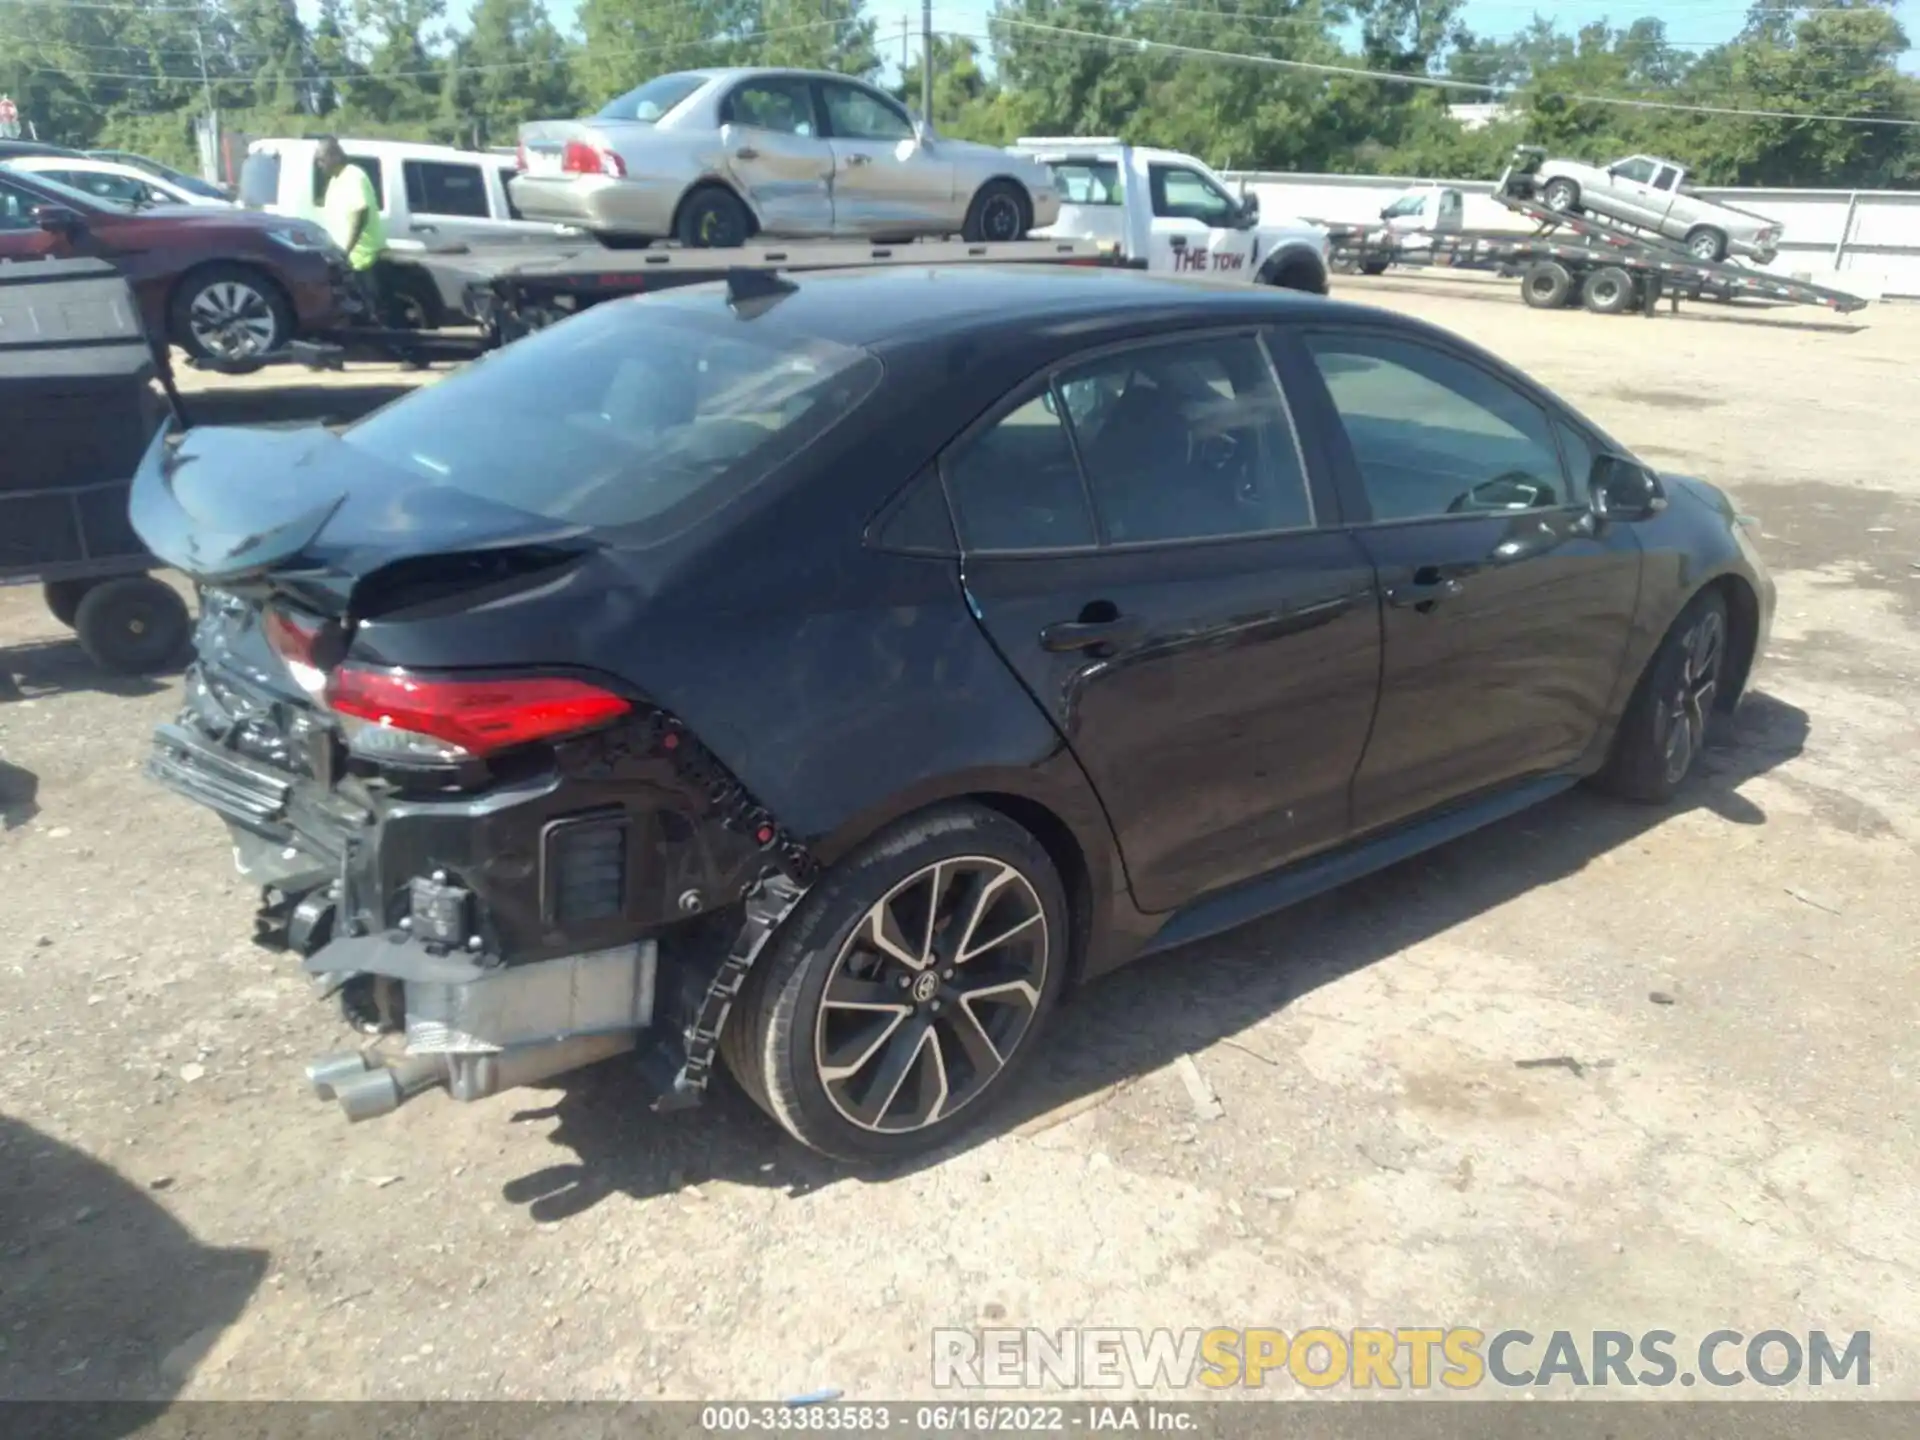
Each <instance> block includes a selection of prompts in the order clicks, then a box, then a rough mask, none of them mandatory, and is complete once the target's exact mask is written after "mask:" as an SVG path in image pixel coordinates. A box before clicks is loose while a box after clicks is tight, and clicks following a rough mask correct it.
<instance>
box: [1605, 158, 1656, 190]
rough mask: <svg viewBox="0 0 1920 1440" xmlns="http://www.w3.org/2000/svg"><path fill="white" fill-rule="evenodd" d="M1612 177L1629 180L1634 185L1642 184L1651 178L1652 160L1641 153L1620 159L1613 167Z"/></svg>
mask: <svg viewBox="0 0 1920 1440" xmlns="http://www.w3.org/2000/svg"><path fill="white" fill-rule="evenodd" d="M1613 174H1614V178H1615V179H1618V180H1631V181H1633V182H1634V183H1635V184H1636V185H1644V184H1646V183H1647V182H1648V181H1649V180H1651V179H1653V162H1652V161H1651V160H1649V159H1647V158H1646V157H1645V156H1643V155H1635V156H1634V157H1633V158H1632V159H1630V160H1622V161H1621V162H1620V163H1619V164H1618V165H1615V166H1614V167H1613Z"/></svg>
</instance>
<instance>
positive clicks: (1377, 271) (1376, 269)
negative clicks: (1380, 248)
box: [1360, 260, 1387, 275]
mask: <svg viewBox="0 0 1920 1440" xmlns="http://www.w3.org/2000/svg"><path fill="white" fill-rule="evenodd" d="M1360 273H1361V274H1362V275H1384V274H1386V273H1387V262H1386V261H1385V260H1362V261H1361V262H1360Z"/></svg>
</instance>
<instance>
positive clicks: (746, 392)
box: [342, 294, 881, 530]
mask: <svg viewBox="0 0 1920 1440" xmlns="http://www.w3.org/2000/svg"><path fill="white" fill-rule="evenodd" d="M880 373H881V370H880V362H879V361H878V360H876V359H875V358H874V357H873V356H871V355H870V354H868V353H867V352H866V351H864V350H859V349H854V348H852V347H849V346H844V345H838V344H833V343H831V342H827V341H821V340H814V339H810V338H804V337H796V336H792V335H786V334H782V333H780V332H778V331H769V330H766V329H762V328H759V327H758V326H756V325H755V324H754V323H752V322H750V321H743V320H740V319H738V318H736V317H735V316H734V315H733V314H732V312H730V311H729V310H728V309H727V308H726V305H725V302H724V300H723V299H722V297H720V296H716V295H707V294H701V295H687V296H680V295H660V296H653V297H650V298H648V299H646V300H644V301H642V300H637V299H635V300H623V301H609V302H607V303H605V304H601V305H597V306H595V307H594V308H593V309H591V310H588V311H586V312H585V313H584V314H581V315H578V316H576V317H574V318H573V319H571V320H568V321H566V322H565V323H564V324H561V325H555V326H553V327H551V328H549V329H546V330H543V331H541V332H539V333H538V334H535V335H531V336H528V337H527V338H526V339H524V340H517V341H515V342H514V343H513V344H512V345H510V346H508V347H507V348H506V349H504V350H501V351H498V352H496V353H495V354H493V355H490V356H488V357H487V358H486V359H485V360H482V361H480V362H478V363H476V364H473V365H469V366H467V367H466V368H464V369H463V370H460V371H458V372H456V373H455V374H453V375H451V376H449V377H448V378H447V379H445V380H443V381H441V382H440V383H439V384H438V385H433V386H429V387H426V388H424V389H421V390H417V391H415V392H414V393H413V394H412V395H411V396H409V397H407V398H406V399H403V400H401V401H398V402H397V403H395V404H393V405H390V406H388V407H387V408H385V409H383V410H380V411H377V412H376V413H374V414H373V415H370V416H368V417H367V418H366V419H365V420H362V421H360V422H359V423H358V424H356V425H353V426H350V427H349V428H348V429H347V430H345V431H344V432H343V433H342V439H344V440H345V441H346V442H347V443H348V444H350V445H353V446H355V447H357V448H358V449H360V450H362V451H364V452H365V453H366V454H367V455H369V456H370V457H372V458H374V459H376V460H379V461H382V462H384V463H386V464H388V465H391V466H394V467H397V468H400V469H404V470H408V471H411V472H412V473H414V474H416V475H418V476H420V477H421V478H423V479H425V480H426V481H428V482H429V483H431V484H436V485H445V486H448V487H450V488H452V489H455V490H460V491H463V492H465V493H467V494H469V495H473V496H477V497H479V498H481V499H485V500H490V501H493V502H495V503H497V504H501V505H507V506H511V507H513V508H514V509H516V510H520V511H524V512H527V513H530V514H535V515H544V516H547V517H549V518H550V519H554V520H558V521H561V522H563V523H566V524H578V525H586V526H591V527H594V528H619V527H625V526H640V525H644V526H647V527H648V528H649V529H661V530H674V529H680V528H683V527H684V526H685V525H687V524H691V523H693V522H694V521H695V520H697V519H698V518H699V517H700V516H702V515H704V514H706V513H709V512H710V511H712V510H714V509H718V508H719V507H720V506H722V505H724V504H725V503H726V502H727V501H728V500H730V499H732V498H733V497H734V496H736V495H738V494H740V493H742V492H743V491H745V490H747V489H748V488H750V487H751V486H753V485H756V484H758V483H759V482H760V481H761V480H763V479H765V478H766V477H767V476H768V475H769V474H771V473H772V472H773V470H774V468H775V467H776V466H777V465H779V464H780V463H781V462H782V461H783V460H785V459H786V458H788V457H789V456H791V455H793V454H794V453H795V452H797V451H798V450H800V449H801V448H803V447H804V446H806V445H808V444H809V443H811V442H812V441H814V440H816V439H818V438H819V437H820V436H821V435H823V434H825V433H826V432H827V431H828V430H829V429H831V428H832V427H833V426H834V424H835V423H836V422H837V421H839V420H840V419H842V418H843V417H844V416H846V415H848V414H850V413H852V412H853V411H854V410H855V409H856V408H858V407H859V405H860V404H861V402H862V401H864V400H865V399H866V398H867V396H868V395H869V394H871V393H872V391H873V388H874V386H875V385H876V384H877V383H878V382H879V379H880Z"/></svg>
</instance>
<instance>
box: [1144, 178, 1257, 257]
mask: <svg viewBox="0 0 1920 1440" xmlns="http://www.w3.org/2000/svg"><path fill="white" fill-rule="evenodd" d="M1147 194H1148V198H1149V200H1150V201H1151V203H1152V207H1153V219H1152V221H1151V223H1150V230H1149V234H1150V238H1149V240H1148V242H1147V243H1148V247H1149V248H1148V253H1147V268H1148V269H1149V270H1164V271H1169V272H1171V273H1173V274H1176V275H1223V276H1228V277H1231V278H1236V279H1241V280H1251V279H1253V276H1254V271H1255V269H1256V268H1257V267H1256V266H1255V265H1254V254H1253V244H1254V232H1253V228H1252V227H1251V226H1250V225H1249V224H1248V223H1247V222H1246V220H1245V219H1244V218H1243V213H1242V211H1241V208H1240V203H1239V202H1238V201H1237V200H1235V199H1234V198H1233V196H1231V195H1229V194H1228V193H1227V192H1226V191H1225V190H1223V189H1221V188H1220V186H1219V185H1218V184H1217V183H1215V182H1214V180H1213V179H1212V178H1211V177H1209V176H1207V175H1204V174H1202V173H1201V172H1200V171H1198V170H1195V169H1194V168H1193V167H1192V166H1190V165H1163V164H1160V163H1158V162H1154V163H1151V164H1149V165H1148V166H1147Z"/></svg>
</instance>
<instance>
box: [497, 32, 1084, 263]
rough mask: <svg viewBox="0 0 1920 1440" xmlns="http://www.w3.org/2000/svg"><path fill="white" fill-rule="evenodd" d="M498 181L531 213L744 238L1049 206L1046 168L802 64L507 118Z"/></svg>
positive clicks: (1008, 219) (702, 239)
mask: <svg viewBox="0 0 1920 1440" xmlns="http://www.w3.org/2000/svg"><path fill="white" fill-rule="evenodd" d="M519 164H520V173H519V174H518V175H516V176H515V177H514V179H513V181H512V183H511V185H510V187H509V188H510V191H511V193H512V196H513V202H514V205H515V206H516V207H517V208H518V210H519V211H520V213H521V215H522V216H524V217H525V218H526V219H528V220H544V221H548V222H551V223H555V224H563V225H577V226H580V227H581V228H582V229H586V230H591V231H593V232H594V233H596V234H598V235H602V236H610V237H617V238H621V239H632V240H664V239H674V240H678V241H680V242H681V243H682V244H684V245H701V246H725V245H739V244H742V243H744V242H745V241H746V240H747V239H748V238H749V237H750V236H752V235H754V234H755V233H761V234H766V235H769V236H779V237H783V238H789V239H804V238H813V237H847V238H856V237H857V238H867V239H875V240H896V239H898V240H906V239H912V238H914V237H917V236H922V235H952V234H955V233H959V234H960V235H962V236H963V237H965V238H966V239H968V240H976V241H978V240H1017V239H1019V238H1020V237H1021V236H1023V235H1025V234H1026V233H1027V231H1028V230H1030V229H1035V228H1039V227H1042V226H1047V225H1051V224H1052V223H1053V222H1054V220H1055V219H1056V218H1058V215H1059V211H1060V196H1059V192H1058V191H1057V190H1056V189H1055V187H1054V180H1053V173H1052V172H1051V171H1050V170H1048V169H1047V168H1046V167H1045V166H1044V165H1041V164H1039V163H1038V162H1036V161H1034V160H1030V159H1028V158H1026V157H1025V156H1022V155H1018V154H1014V153H1012V152H1010V151H1006V150H997V149H995V148H993V147H992V146H988V145H973V144H969V143H968V142H966V141H963V140H949V139H946V138H944V137H942V136H939V135H936V134H935V133H934V132H933V130H932V128H931V127H930V126H928V125H927V124H926V123H925V122H924V121H919V120H915V119H914V118H913V117H912V116H910V115H909V114H908V113H907V112H906V110H904V109H903V108H901V106H900V104H899V103H898V102H897V101H895V100H894V99H893V98H892V97H891V96H889V95H887V94H886V93H885V92H883V91H880V90H877V89H875V88H874V87H872V86H871V85H866V84H862V83H861V82H860V81H858V80H852V79H849V78H848V77H846V76H844V75H831V74H822V73H819V72H815V71H809V70H745V69H743V70H688V71H684V72H681V73H677V74H672V75H662V76H659V77H657V78H655V79H652V80H649V81H648V82H647V83H646V84H644V85H642V86H640V87H639V88H638V89H636V90H632V91H629V92H628V93H627V94H625V95H622V96H621V97H620V98H619V99H617V100H614V101H612V102H610V103H609V104H607V105H606V106H604V107H603V108H602V109H601V110H600V113H599V114H597V115H594V116H593V117H591V118H590V119H585V120H536V121H532V122H530V123H528V124H526V125H523V126H521V127H520V159H519Z"/></svg>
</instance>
